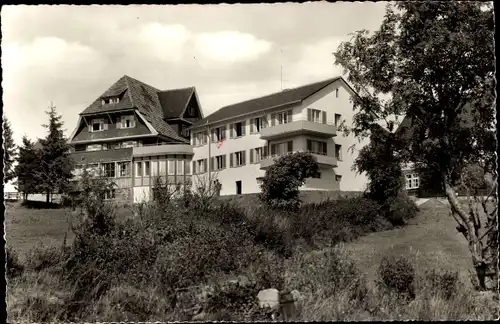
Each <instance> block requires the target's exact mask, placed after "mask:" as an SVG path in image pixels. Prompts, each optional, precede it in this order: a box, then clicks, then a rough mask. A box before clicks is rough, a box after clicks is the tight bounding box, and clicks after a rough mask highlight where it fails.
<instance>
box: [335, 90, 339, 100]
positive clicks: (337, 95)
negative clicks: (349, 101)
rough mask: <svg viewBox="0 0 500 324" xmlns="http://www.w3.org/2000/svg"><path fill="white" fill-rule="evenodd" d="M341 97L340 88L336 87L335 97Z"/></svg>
mask: <svg viewBox="0 0 500 324" xmlns="http://www.w3.org/2000/svg"><path fill="white" fill-rule="evenodd" d="M338 97H339V89H338V88H337V89H335V98H338Z"/></svg>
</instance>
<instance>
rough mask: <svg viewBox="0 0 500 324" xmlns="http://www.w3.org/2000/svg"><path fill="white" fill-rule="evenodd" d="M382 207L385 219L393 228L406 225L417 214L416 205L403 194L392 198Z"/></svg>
mask: <svg viewBox="0 0 500 324" xmlns="http://www.w3.org/2000/svg"><path fill="white" fill-rule="evenodd" d="M384 207H386V208H384V210H385V218H386V219H387V220H388V221H389V222H390V223H391V224H392V225H394V226H402V225H406V223H407V221H408V220H409V219H411V218H413V217H415V216H416V215H417V212H418V207H417V205H415V203H414V202H413V201H412V200H411V199H410V198H409V197H408V195H406V194H405V193H401V194H400V195H398V196H397V197H395V198H392V199H391V200H389V201H388V202H387V204H386V206H384Z"/></svg>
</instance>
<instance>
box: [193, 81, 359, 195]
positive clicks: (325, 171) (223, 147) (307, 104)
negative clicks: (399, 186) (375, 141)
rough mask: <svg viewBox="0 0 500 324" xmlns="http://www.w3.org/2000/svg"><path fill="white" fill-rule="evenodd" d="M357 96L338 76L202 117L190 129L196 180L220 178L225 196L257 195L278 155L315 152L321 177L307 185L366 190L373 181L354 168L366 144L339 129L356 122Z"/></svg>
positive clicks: (235, 105) (225, 108)
mask: <svg viewBox="0 0 500 324" xmlns="http://www.w3.org/2000/svg"><path fill="white" fill-rule="evenodd" d="M353 95H355V92H354V90H353V89H352V88H351V87H350V86H349V85H348V84H347V83H346V82H345V80H344V79H343V78H342V77H335V78H331V79H328V80H324V81H321V82H316V83H313V84H308V85H304V86H301V87H297V88H294V89H287V90H283V91H281V92H277V93H273V94H270V95H267V96H264V97H260V98H255V99H252V100H248V101H244V102H240V103H236V104H232V105H230V106H226V107H223V108H221V109H219V110H218V111H216V112H214V113H213V114H211V115H209V116H207V117H206V118H203V119H201V120H199V121H197V122H196V123H194V124H193V126H192V127H191V128H190V130H191V145H192V146H193V153H194V157H193V165H192V171H193V182H194V184H195V185H198V183H201V181H203V182H204V183H206V181H210V182H212V181H215V179H217V181H218V182H219V183H220V184H219V186H220V194H221V195H232V194H247V193H257V192H260V186H259V181H258V180H259V178H261V177H263V176H264V174H265V170H266V169H267V168H268V167H269V166H270V165H272V164H273V163H274V158H276V157H279V156H282V155H285V154H288V153H292V152H310V153H312V154H313V155H314V156H315V157H316V158H317V160H318V163H319V166H320V175H319V177H318V178H310V179H308V180H307V181H306V183H305V185H304V186H303V188H301V189H305V190H342V191H362V190H364V189H365V188H366V185H367V181H368V179H367V177H366V176H365V175H359V174H357V173H356V172H355V171H353V170H352V166H353V163H354V159H355V158H356V155H357V154H356V149H359V148H360V147H362V146H364V145H365V144H366V143H365V142H358V140H357V139H355V137H354V136H353V135H349V136H343V134H342V132H341V131H339V127H340V126H341V125H343V124H348V125H351V124H352V118H353V115H354V111H353V105H352V103H351V100H350V98H351V96H353ZM353 146H354V147H353ZM210 171H211V172H210ZM207 178H208V179H207Z"/></svg>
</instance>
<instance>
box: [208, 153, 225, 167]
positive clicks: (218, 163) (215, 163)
mask: <svg viewBox="0 0 500 324" xmlns="http://www.w3.org/2000/svg"><path fill="white" fill-rule="evenodd" d="M211 163H212V165H211V167H212V169H213V170H222V169H225V168H226V155H218V156H214V157H212V162H211Z"/></svg>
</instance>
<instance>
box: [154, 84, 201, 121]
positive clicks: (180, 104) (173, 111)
mask: <svg viewBox="0 0 500 324" xmlns="http://www.w3.org/2000/svg"><path fill="white" fill-rule="evenodd" d="M193 93H194V87H190V88H184V89H173V90H166V91H160V92H158V99H159V100H160V105H161V107H162V108H163V117H164V118H180V117H181V114H182V112H183V111H184V108H186V106H187V104H188V103H189V99H191V96H192V95H193Z"/></svg>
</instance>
